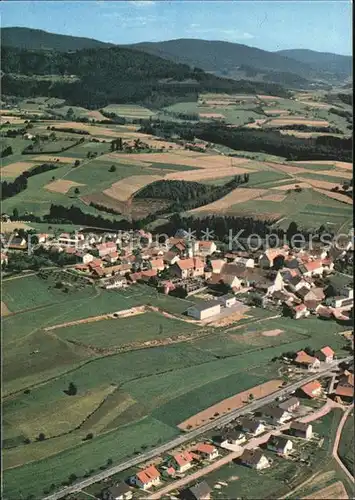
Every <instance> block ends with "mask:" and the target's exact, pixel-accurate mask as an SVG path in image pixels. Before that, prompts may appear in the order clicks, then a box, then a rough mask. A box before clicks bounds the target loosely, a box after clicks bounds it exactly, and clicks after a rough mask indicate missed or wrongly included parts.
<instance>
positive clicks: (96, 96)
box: [2, 47, 288, 109]
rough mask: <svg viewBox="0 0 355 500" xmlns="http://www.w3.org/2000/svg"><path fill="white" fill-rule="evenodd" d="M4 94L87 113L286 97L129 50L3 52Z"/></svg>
mask: <svg viewBox="0 0 355 500" xmlns="http://www.w3.org/2000/svg"><path fill="white" fill-rule="evenodd" d="M2 71H3V78H2V85H3V93H4V94H7V95H21V96H24V97H35V96H41V95H48V96H51V97H59V98H63V99H65V100H67V102H68V103H70V104H77V105H81V106H84V107H88V108H91V109H92V108H95V107H96V108H97V107H101V106H105V105H107V104H109V103H110V102H112V103H125V102H141V103H145V104H146V105H148V106H151V107H154V106H162V105H168V104H170V103H173V102H177V101H179V99H180V100H181V99H182V98H183V97H186V96H189V98H190V100H191V99H192V100H196V99H197V93H198V92H202V91H207V92H229V93H233V92H244V93H268V94H273V95H280V96H285V95H287V94H288V93H287V91H285V90H284V89H283V87H281V86H280V85H273V84H270V83H258V82H256V83H253V82H248V81H238V82H236V81H233V80H228V79H224V78H219V77H217V76H215V75H211V74H207V73H205V72H204V71H202V70H200V69H192V68H190V67H189V66H187V65H184V64H177V63H174V62H171V61H168V60H166V59H163V58H160V57H157V56H154V55H150V54H146V53H144V52H141V51H138V50H132V49H129V48H122V47H112V48H108V49H83V50H80V51H77V52H66V53H64V52H54V51H30V50H21V49H15V48H10V47H3V49H2Z"/></svg>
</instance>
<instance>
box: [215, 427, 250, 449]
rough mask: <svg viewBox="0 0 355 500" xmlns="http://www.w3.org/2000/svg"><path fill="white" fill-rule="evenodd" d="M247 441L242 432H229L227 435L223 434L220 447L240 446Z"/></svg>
mask: <svg viewBox="0 0 355 500" xmlns="http://www.w3.org/2000/svg"><path fill="white" fill-rule="evenodd" d="M246 440H247V438H246V435H245V434H244V432H241V431H230V432H228V433H227V434H225V435H224V436H223V438H222V442H221V447H222V448H223V447H225V446H228V445H234V446H235V445H240V444H242V443H245V441H246Z"/></svg>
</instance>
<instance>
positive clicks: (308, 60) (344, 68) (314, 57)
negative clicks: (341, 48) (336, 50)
mask: <svg viewBox="0 0 355 500" xmlns="http://www.w3.org/2000/svg"><path fill="white" fill-rule="evenodd" d="M277 54H279V55H281V56H285V57H289V58H292V59H294V60H296V61H299V62H301V63H303V64H309V65H312V66H313V67H314V68H316V69H317V70H319V71H324V72H329V73H335V74H338V75H339V76H342V77H343V78H347V77H349V76H351V74H352V66H353V61H352V57H351V56H342V55H339V54H331V53H329V52H316V51H315V50H307V49H290V50H279V51H278V52H277Z"/></svg>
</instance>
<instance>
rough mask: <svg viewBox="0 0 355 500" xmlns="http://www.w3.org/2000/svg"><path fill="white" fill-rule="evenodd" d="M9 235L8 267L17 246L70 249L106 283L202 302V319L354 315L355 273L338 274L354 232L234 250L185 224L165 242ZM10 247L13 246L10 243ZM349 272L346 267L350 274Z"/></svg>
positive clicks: (68, 259)
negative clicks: (258, 312)
mask: <svg viewBox="0 0 355 500" xmlns="http://www.w3.org/2000/svg"><path fill="white" fill-rule="evenodd" d="M31 241H33V235H32V234H30V235H28V237H27V238H26V236H19V235H11V237H7V236H6V235H4V238H3V241H2V247H3V249H2V253H1V266H2V270H3V272H4V273H5V275H6V272H7V270H8V269H9V267H10V266H9V262H10V264H11V259H12V256H13V255H14V254H17V255H18V254H19V253H21V252H26V251H28V249H29V246H30V247H31V250H32V251H34V252H36V250H38V249H39V250H40V251H45V252H48V255H53V254H62V256H63V258H64V260H63V262H65V263H66V264H67V266H66V267H68V268H70V271H71V273H73V274H74V273H75V274H76V275H77V276H80V277H82V278H84V279H87V280H88V281H90V282H91V283H94V284H95V285H97V286H100V287H102V288H105V289H125V288H127V287H130V286H132V285H134V284H135V283H145V284H147V285H149V286H151V287H154V288H155V289H156V290H157V291H158V292H159V293H163V294H166V295H168V294H170V295H172V296H176V297H180V298H185V297H194V300H195V304H194V305H193V306H191V307H189V308H188V309H187V310H186V316H188V317H189V318H192V319H193V320H195V321H196V322H200V323H202V324H208V323H213V324H219V323H220V322H221V321H223V322H224V324H226V323H228V318H229V319H230V321H231V322H232V321H233V322H234V321H236V320H238V318H241V317H242V316H243V313H244V312H245V311H247V310H248V309H249V308H250V307H261V308H267V309H269V310H270V309H271V310H275V311H276V312H279V313H281V314H282V315H283V316H289V317H293V318H294V319H296V320H299V319H301V318H304V317H308V316H309V315H315V316H317V317H318V318H320V319H323V320H329V319H334V320H336V321H339V322H344V324H346V322H348V323H349V324H351V322H352V310H353V287H352V280H351V277H350V276H349V277H348V280H347V282H346V283H345V284H344V285H343V286H340V287H338V288H334V286H332V284H331V281H330V279H329V278H331V277H332V276H333V275H337V274H339V273H337V271H336V269H335V267H334V266H336V264H337V262H340V261H344V260H346V261H347V262H350V263H351V262H352V261H353V260H352V259H353V251H354V249H353V239H352V237H351V236H349V237H346V238H345V239H344V238H343V240H342V241H341V245H332V246H329V247H328V248H325V247H323V246H320V245H317V244H314V245H313V247H312V248H290V247H289V246H288V245H283V246H282V247H274V248H266V249H263V248H261V249H259V250H256V251H231V250H229V249H225V248H221V245H220V244H219V242H217V241H213V240H197V239H194V238H191V237H190V235H189V234H188V233H187V232H186V231H184V230H178V231H177V233H176V235H175V236H174V237H166V238H165V240H164V241H163V242H160V241H158V240H156V239H155V237H154V236H153V234H152V233H150V232H147V231H143V230H139V231H131V232H124V233H122V234H116V233H105V234H100V233H89V234H85V233H83V232H80V231H79V232H78V231H76V232H75V233H61V234H59V235H57V236H55V235H53V234H52V235H51V234H35V235H34V241H35V243H32V242H31ZM5 248H6V251H5ZM345 276H346V275H345Z"/></svg>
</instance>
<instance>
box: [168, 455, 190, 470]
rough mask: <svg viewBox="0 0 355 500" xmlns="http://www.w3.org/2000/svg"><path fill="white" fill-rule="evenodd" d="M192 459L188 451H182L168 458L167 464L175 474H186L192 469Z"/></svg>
mask: <svg viewBox="0 0 355 500" xmlns="http://www.w3.org/2000/svg"><path fill="white" fill-rule="evenodd" d="M193 460H194V459H193V457H192V455H191V454H190V453H189V452H188V451H182V452H180V453H177V454H176V455H173V456H171V457H169V458H168V460H167V464H168V466H169V467H172V468H173V469H174V470H175V471H177V472H180V473H182V472H186V471H187V470H188V469H190V468H191V467H192V463H193Z"/></svg>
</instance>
